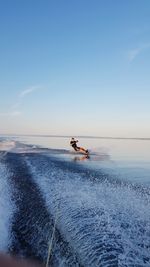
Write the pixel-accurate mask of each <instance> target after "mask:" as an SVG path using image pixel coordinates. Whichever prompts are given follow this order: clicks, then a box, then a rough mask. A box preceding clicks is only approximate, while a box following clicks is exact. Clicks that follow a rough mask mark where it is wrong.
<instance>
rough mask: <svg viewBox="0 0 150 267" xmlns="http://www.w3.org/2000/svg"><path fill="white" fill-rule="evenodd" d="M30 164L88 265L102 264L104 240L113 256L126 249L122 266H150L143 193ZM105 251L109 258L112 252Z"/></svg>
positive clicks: (148, 211)
mask: <svg viewBox="0 0 150 267" xmlns="http://www.w3.org/2000/svg"><path fill="white" fill-rule="evenodd" d="M28 164H29V166H30V168H31V170H32V173H33V174H34V175H33V176H34V179H35V182H37V183H38V184H39V186H40V188H41V190H42V192H43V194H44V195H45V198H46V203H47V207H48V209H49V210H50V213H51V214H53V216H54V217H55V216H56V214H57V209H58V207H59V220H58V223H57V227H58V228H59V229H60V230H61V232H62V233H63V235H64V237H65V238H66V239H67V241H68V242H69V243H70V244H71V246H72V247H73V248H74V250H75V251H76V253H77V254H78V256H79V257H80V259H81V262H82V263H83V265H86V266H99V265H98V264H99V263H100V259H101V255H100V254H101V253H100V252H99V248H100V244H101V243H102V242H103V243H104V244H105V245H106V247H109V246H111V247H112V249H114V253H116V252H115V249H117V248H119V247H122V251H121V252H120V254H119V255H118V266H129V265H132V266H133V264H135V265H136V266H137V265H138V266H143V267H144V266H147V267H148V266H150V265H149V264H150V256H149V247H148V244H149V235H150V202H149V199H147V197H143V196H142V195H138V194H137V192H135V191H134V190H133V189H132V188H130V187H124V186H122V187H121V186H117V185H109V184H108V183H106V182H102V183H99V184H93V183H91V182H90V181H89V180H88V179H87V180H83V179H82V178H81V177H80V175H79V174H77V173H73V172H68V171H65V172H63V170H61V169H59V168H55V166H54V167H52V164H51V168H49V166H46V165H44V164H42V165H40V164H37V163H35V164H34V163H31V162H30V161H29V160H28ZM42 166H43V168H42ZM107 243H108V244H107ZM105 253H106V256H107V251H106V252H105ZM108 254H109V253H108ZM108 258H109V257H108ZM146 258H148V259H149V260H148V261H147V260H145V259H146ZM108 261H109V259H108ZM104 266H106V265H104ZM108 266H109V264H108Z"/></svg>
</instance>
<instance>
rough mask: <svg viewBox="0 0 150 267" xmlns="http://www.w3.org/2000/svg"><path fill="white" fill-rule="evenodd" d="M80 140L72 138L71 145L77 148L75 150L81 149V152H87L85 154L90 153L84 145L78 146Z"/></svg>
mask: <svg viewBox="0 0 150 267" xmlns="http://www.w3.org/2000/svg"><path fill="white" fill-rule="evenodd" d="M78 142H79V141H78V140H75V139H74V138H73V137H72V138H71V141H70V145H71V146H72V147H73V149H74V150H75V151H79V152H83V153H85V154H88V153H89V151H88V150H87V149H84V148H83V147H79V146H77V143H78Z"/></svg>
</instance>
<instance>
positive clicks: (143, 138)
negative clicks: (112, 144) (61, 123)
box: [0, 134, 150, 140]
mask: <svg viewBox="0 0 150 267" xmlns="http://www.w3.org/2000/svg"><path fill="white" fill-rule="evenodd" d="M0 136H14V137H17V136H28V137H29V136H30V137H56V138H71V137H72V135H55V134H0ZM73 137H75V138H87V139H88V138H89V139H114V140H115V139H116V140H119V139H120V140H121V139H123V140H150V137H121V136H118V137H117V136H116V137H113V136H94V135H74V136H73Z"/></svg>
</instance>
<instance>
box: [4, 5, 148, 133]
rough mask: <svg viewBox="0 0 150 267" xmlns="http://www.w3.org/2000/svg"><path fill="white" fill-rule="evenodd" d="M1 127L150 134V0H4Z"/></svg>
mask: <svg viewBox="0 0 150 267" xmlns="http://www.w3.org/2000/svg"><path fill="white" fill-rule="evenodd" d="M0 36H1V41H0V133H17V134H58V135H59V134H60V135H99V136H124V137H129V136H131V137H150V124H149V121H150V105H149V99H150V78H149V70H150V1H149V0H126V1H120V0H113V1H112V0H93V1H91V0H80V1H79V0H76V1H73V0H63V1H61V0H59V1H58V0H56V1H54V0H53V1H50V0H43V1H42V0H26V1H20V0H13V1H11V0H1V1H0Z"/></svg>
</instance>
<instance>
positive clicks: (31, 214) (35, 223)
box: [6, 153, 81, 267]
mask: <svg viewBox="0 0 150 267" xmlns="http://www.w3.org/2000/svg"><path fill="white" fill-rule="evenodd" d="M6 162H7V167H8V169H9V170H10V171H11V177H10V179H11V181H12V183H13V188H14V189H13V194H14V202H15V205H16V206H17V210H16V212H15V214H14V216H13V223H12V240H13V242H12V244H11V252H13V253H14V254H16V255H19V256H23V257H27V258H31V259H36V260H38V261H40V262H41V263H46V259H47V253H48V244H49V241H50V239H51V236H52V232H53V227H54V218H52V216H51V213H50V212H48V210H47V207H46V205H45V201H44V199H43V196H42V194H41V192H40V189H39V187H38V186H37V184H36V183H35V181H34V180H33V179H32V175H31V173H30V171H29V169H28V166H27V164H26V162H25V160H24V154H15V153H7V157H6ZM50 266H52V267H56V266H57V267H59V266H62V267H63V266H77V267H79V266H81V265H80V264H79V263H78V259H77V257H76V255H74V254H73V253H72V251H71V249H70V247H69V246H68V244H67V242H66V241H65V240H63V238H62V236H61V234H60V232H59V231H58V229H56V231H55V242H54V246H53V250H52V255H51V257H50Z"/></svg>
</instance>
